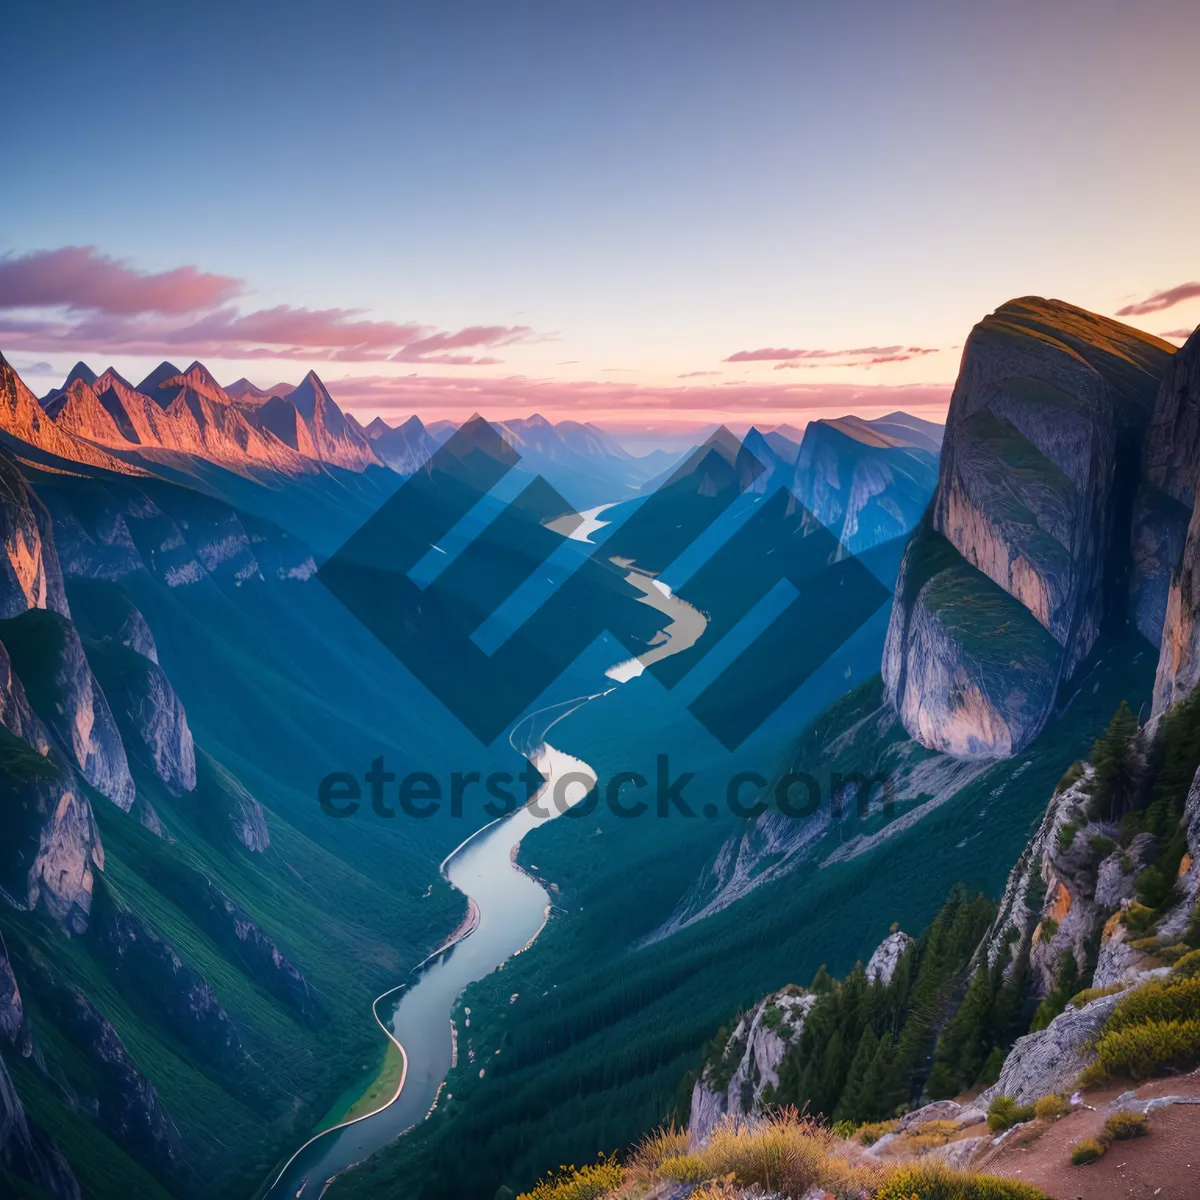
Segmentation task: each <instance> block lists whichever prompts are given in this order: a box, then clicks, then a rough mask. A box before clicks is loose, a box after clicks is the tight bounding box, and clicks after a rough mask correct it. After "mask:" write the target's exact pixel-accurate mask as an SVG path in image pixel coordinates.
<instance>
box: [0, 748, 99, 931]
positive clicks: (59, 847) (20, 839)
mask: <svg viewBox="0 0 1200 1200" xmlns="http://www.w3.org/2000/svg"><path fill="white" fill-rule="evenodd" d="M0 825H2V827H3V829H4V837H3V838H2V839H0V893H2V895H0V899H6V900H8V901H9V902H10V903H12V904H13V905H14V906H16V907H18V908H23V909H28V910H40V911H42V912H44V913H45V914H46V915H47V916H49V917H50V918H51V919H52V920H54V921H56V922H58V923H59V924H60V925H62V926H63V928H64V929H66V930H67V931H68V932H71V933H77V934H78V933H82V932H83V931H84V930H85V929H86V928H87V922H88V913H89V911H90V910H91V905H92V886H93V882H94V879H95V876H94V871H95V870H103V868H104V850H103V848H102V847H101V845H100V834H99V832H98V831H97V829H96V821H95V817H94V816H93V815H92V806H91V804H90V803H89V802H88V799H87V797H86V796H84V795H83V794H82V793H81V792H80V791H79V788H78V786H77V785H76V784H75V781H74V779H73V777H72V775H71V773H70V771H69V770H67V769H66V767H65V766H64V765H63V764H62V763H60V762H58V761H56V758H55V757H54V755H53V753H52V755H51V757H48V758H44V757H43V756H42V755H40V754H39V753H38V752H37V751H36V750H34V749H33V748H32V747H30V746H29V745H28V744H27V743H25V742H23V741H21V740H20V739H18V738H16V737H14V736H13V735H12V734H11V733H9V732H8V730H7V729H4V728H0Z"/></svg>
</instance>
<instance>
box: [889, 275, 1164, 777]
mask: <svg viewBox="0 0 1200 1200" xmlns="http://www.w3.org/2000/svg"><path fill="white" fill-rule="evenodd" d="M1171 354H1172V347H1170V346H1169V345H1167V344H1166V343H1165V342H1160V341H1158V339H1156V338H1152V337H1150V336H1148V335H1146V334H1142V333H1140V332H1139V331H1137V330H1134V329H1130V328H1128V327H1126V326H1123V325H1120V324H1118V323H1117V322H1114V321H1110V320H1107V319H1105V318H1103V317H1097V316H1095V315H1093V314H1091V313H1087V312H1084V311H1083V310H1082V309H1077V308H1073V307H1072V306H1070V305H1067V304H1063V303H1061V302H1060V301H1053V300H1039V299H1032V298H1027V299H1024V300H1016V301H1012V302H1010V303H1008V304H1006V305H1003V306H1002V307H1001V308H1000V309H998V310H997V311H996V312H995V313H993V314H991V315H990V316H989V317H986V318H985V319H984V320H983V321H981V322H980V323H979V324H978V325H977V326H976V327H975V329H974V330H973V331H972V332H971V335H970V337H969V338H968V339H967V343H966V346H965V347H964V351H963V359H962V366H961V369H960V372H959V377H958V382H957V383H956V385H955V389H954V394H953V396H952V398H951V402H950V412H949V416H948V418H947V424H946V436H945V440H944V442H943V447H942V457H941V469H940V474H939V479H938V486H937V491H936V492H935V494H934V499H933V503H932V505H931V506H930V511H929V514H928V517H927V520H926V521H925V522H923V524H922V525H921V526H920V527H919V528H918V530H917V532H916V533H914V536H913V541H912V543H911V544H910V547H909V551H908V554H907V555H906V557H905V564H904V567H903V569H902V571H901V576H900V579H899V580H898V582H897V585H896V599H895V605H894V608H893V613H892V623H891V627H890V628H889V631H888V639H887V649H886V652H885V657H884V663H883V672H884V681H885V685H886V687H887V694H888V698H889V700H890V702H891V703H892V704H893V705H894V706H895V708H896V710H897V711H898V712H899V713H900V716H901V719H902V720H903V722H904V725H905V728H906V729H908V731H909V732H910V733H911V734H912V736H913V737H915V738H917V739H918V740H919V741H921V742H922V743H923V744H924V745H926V746H929V747H930V748H932V749H937V750H943V751H947V752H949V753H951V754H955V755H960V756H964V757H982V758H988V757H1004V756H1007V755H1011V754H1013V753H1015V752H1017V751H1019V750H1021V749H1023V748H1024V747H1025V746H1027V745H1028V744H1029V742H1030V741H1031V740H1032V739H1033V738H1034V737H1035V736H1036V735H1037V733H1038V732H1039V731H1040V729H1041V727H1042V725H1043V724H1044V723H1045V720H1046V718H1047V716H1048V715H1049V712H1050V708H1051V705H1052V704H1053V700H1054V696H1055V694H1056V691H1057V688H1058V685H1059V683H1060V681H1061V680H1063V679H1065V678H1068V677H1069V676H1070V675H1071V673H1072V672H1073V671H1074V669H1075V668H1076V667H1077V666H1078V665H1079V663H1080V662H1081V661H1082V660H1083V658H1084V657H1086V655H1087V654H1088V653H1089V651H1090V650H1091V648H1092V646H1093V644H1094V643H1095V640H1096V637H1097V635H1098V633H1099V631H1100V626H1101V622H1102V621H1103V620H1104V618H1105V617H1106V616H1107V615H1108V611H1109V607H1110V604H1111V598H1112V595H1113V592H1114V586H1116V585H1119V589H1120V590H1121V594H1122V595H1123V589H1124V587H1125V574H1124V571H1125V569H1126V566H1125V564H1126V560H1127V557H1128V555H1127V553H1126V550H1125V547H1126V546H1127V544H1128V543H1127V539H1128V524H1127V522H1128V519H1129V518H1128V507H1129V504H1130V499H1131V496H1132V494H1133V490H1134V487H1135V485H1136V482H1137V476H1138V470H1139V464H1138V457H1137V453H1138V450H1139V448H1140V443H1141V438H1142V434H1143V431H1144V430H1145V428H1146V426H1147V424H1148V423H1149V420H1150V416H1151V413H1152V410H1153V406H1154V400H1155V395H1156V393H1157V390H1158V386H1159V382H1160V380H1161V378H1162V376H1163V375H1164V373H1165V372H1166V370H1167V367H1168V365H1169V363H1170V360H1171ZM1114 579H1115V580H1116V584H1114ZM988 585H991V586H988Z"/></svg>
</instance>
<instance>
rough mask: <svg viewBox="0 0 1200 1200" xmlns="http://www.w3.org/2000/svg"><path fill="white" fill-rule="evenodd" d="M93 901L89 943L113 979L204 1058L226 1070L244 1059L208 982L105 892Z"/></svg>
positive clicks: (236, 1070) (234, 1070) (233, 1070)
mask: <svg viewBox="0 0 1200 1200" xmlns="http://www.w3.org/2000/svg"><path fill="white" fill-rule="evenodd" d="M101 897H102V898H101V899H99V900H98V902H97V905H96V912H95V915H94V919H93V924H92V935H93V940H94V943H95V945H96V947H97V949H98V951H99V953H100V955H101V957H102V958H103V959H104V960H106V961H107V962H109V963H110V964H111V965H112V967H113V968H114V971H115V973H116V976H117V978H118V980H120V981H121V982H122V983H123V984H124V985H125V987H126V989H127V990H128V991H129V993H130V994H131V995H134V996H136V997H137V998H138V1000H139V1002H140V1003H143V1004H146V1005H148V1006H149V1007H150V1009H151V1011H152V1012H153V1013H154V1016H155V1018H156V1019H157V1020H159V1021H161V1022H162V1023H163V1024H164V1025H165V1026H167V1028H168V1029H170V1030H171V1031H172V1032H173V1033H175V1035H176V1036H177V1037H178V1038H179V1039H180V1041H182V1042H183V1043H184V1044H185V1045H187V1046H189V1047H191V1049H192V1050H194V1051H195V1052H196V1054H197V1055H198V1056H199V1057H200V1058H201V1059H202V1060H203V1061H205V1062H207V1063H210V1064H212V1065H214V1066H216V1067H217V1068H218V1069H219V1070H220V1071H221V1072H222V1073H224V1074H225V1075H227V1076H232V1077H237V1076H240V1075H242V1074H243V1073H244V1072H245V1071H246V1070H247V1069H248V1068H249V1065H250V1060H249V1057H248V1056H247V1054H246V1050H245V1048H244V1047H243V1045H242V1039H241V1035H240V1034H239V1033H238V1030H237V1026H236V1025H234V1023H233V1021H232V1020H231V1019H230V1016H229V1014H228V1013H227V1012H226V1011H225V1009H224V1008H223V1007H222V1005H221V1003H220V1001H219V1000H218V999H217V996H216V993H215V992H214V991H213V989H212V986H211V984H209V983H208V981H207V980H206V979H205V978H204V977H203V976H202V975H201V974H200V973H199V972H198V971H197V970H195V969H194V968H193V967H191V966H189V965H188V964H187V963H185V962H184V961H183V959H182V958H181V957H180V956H179V954H178V952H177V951H176V949H175V947H174V946H172V945H171V943H170V942H168V941H166V940H165V939H163V938H161V937H159V936H158V935H157V934H156V933H155V932H154V931H153V930H152V929H151V928H150V927H149V926H148V925H147V924H146V922H145V921H143V920H142V919H141V917H139V916H137V915H136V914H135V913H132V912H130V911H129V910H128V909H125V908H124V907H122V906H120V905H118V904H116V903H115V902H114V901H113V900H112V898H111V897H110V896H108V895H107V893H105V892H103V891H102V892H101Z"/></svg>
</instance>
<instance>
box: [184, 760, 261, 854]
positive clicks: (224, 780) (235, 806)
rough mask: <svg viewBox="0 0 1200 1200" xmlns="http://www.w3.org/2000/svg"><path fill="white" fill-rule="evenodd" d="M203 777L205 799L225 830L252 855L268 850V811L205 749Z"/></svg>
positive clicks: (203, 799) (205, 803)
mask: <svg viewBox="0 0 1200 1200" xmlns="http://www.w3.org/2000/svg"><path fill="white" fill-rule="evenodd" d="M200 780H201V783H202V785H203V796H202V797H201V802H202V803H203V804H204V805H206V806H211V807H212V808H213V810H214V811H213V813H212V815H213V816H214V817H216V818H217V819H218V820H219V822H220V823H221V824H222V825H223V827H224V831H225V832H226V833H228V834H231V835H232V836H233V838H234V840H235V841H237V842H238V843H239V844H240V845H242V846H244V847H245V848H246V849H247V850H249V851H250V852H251V853H252V854H261V853H262V852H263V851H264V850H266V849H267V848H268V847H269V846H270V844H271V835H270V832H269V830H268V829H267V818H266V814H265V813H264V812H263V810H262V805H261V804H259V802H258V801H257V800H256V799H255V798H254V797H253V796H252V795H251V794H250V793H249V792H248V791H247V790H246V788H245V787H244V786H243V784H242V782H241V780H239V779H237V778H236V777H235V776H234V775H233V774H232V773H231V772H230V771H228V770H226V768H225V767H223V766H222V765H221V764H220V763H219V762H217V760H216V759H215V758H213V757H212V756H211V755H209V754H205V753H204V752H203V751H200Z"/></svg>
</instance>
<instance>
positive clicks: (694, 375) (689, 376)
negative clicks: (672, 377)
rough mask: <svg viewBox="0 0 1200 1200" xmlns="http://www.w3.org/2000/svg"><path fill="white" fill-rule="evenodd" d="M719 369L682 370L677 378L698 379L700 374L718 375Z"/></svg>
mask: <svg viewBox="0 0 1200 1200" xmlns="http://www.w3.org/2000/svg"><path fill="white" fill-rule="evenodd" d="M720 373H721V372H720V371H684V373H683V374H682V375H678V376H676V378H677V379H698V378H699V377H700V376H701V375H720Z"/></svg>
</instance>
